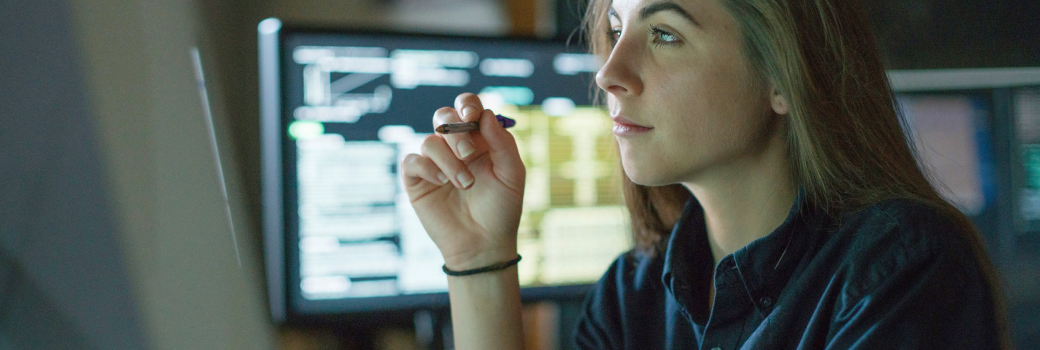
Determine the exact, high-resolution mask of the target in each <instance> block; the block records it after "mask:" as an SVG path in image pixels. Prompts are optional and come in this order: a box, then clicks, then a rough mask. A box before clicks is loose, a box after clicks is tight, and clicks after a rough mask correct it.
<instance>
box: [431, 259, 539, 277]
mask: <svg viewBox="0 0 1040 350" xmlns="http://www.w3.org/2000/svg"><path fill="white" fill-rule="evenodd" d="M521 258H523V257H521V256H520V255H517V256H516V259H513V260H509V261H505V262H500V263H497V264H492V265H488V266H484V267H480V268H476V269H472V270H463V271H452V270H448V265H447V264H445V265H444V266H441V270H444V273H446V274H447V275H448V276H469V275H476V274H478V273H484V272H492V271H498V270H505V269H507V268H509V267H510V266H513V265H516V264H517V263H519V262H520V259H521Z"/></svg>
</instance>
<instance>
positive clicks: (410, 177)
mask: <svg viewBox="0 0 1040 350" xmlns="http://www.w3.org/2000/svg"><path fill="white" fill-rule="evenodd" d="M401 173H402V174H403V175H404V184H405V186H407V187H412V186H415V185H417V184H418V183H419V182H421V181H423V180H425V181H429V182H430V183H432V184H434V185H437V186H441V185H444V184H447V183H448V181H450V180H449V179H448V176H447V175H445V174H444V172H442V171H441V169H440V168H438V167H437V164H435V163H434V162H433V160H432V159H430V158H429V157H424V156H421V155H418V154H414V153H413V154H409V155H407V156H405V157H404V160H402V161H401Z"/></svg>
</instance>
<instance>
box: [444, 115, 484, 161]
mask: <svg viewBox="0 0 1040 350" xmlns="http://www.w3.org/2000/svg"><path fill="white" fill-rule="evenodd" d="M461 122H462V118H461V117H459V113H458V112H457V111H456V110H455V109H454V108H451V107H444V108H441V109H438V110H437V112H435V113H434V114H433V127H434V128H437V127H438V126H440V125H441V124H447V123H461ZM440 136H441V137H443V138H444V140H445V142H447V143H448V146H449V147H451V151H452V153H455V157H456V158H458V159H466V158H468V157H470V156H472V155H473V154H476V153H478V152H477V151H478V150H479V149H480V147H478V146H480V142H477V141H476V140H474V139H473V135H472V134H471V133H468V132H464V133H458V134H443V135H440Z"/></svg>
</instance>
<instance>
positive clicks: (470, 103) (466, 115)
mask: <svg viewBox="0 0 1040 350" xmlns="http://www.w3.org/2000/svg"><path fill="white" fill-rule="evenodd" d="M455 110H456V111H459V112H460V113H462V121H464V122H475V121H478V120H480V115H481V113H483V112H484V104H483V103H481V102H480V98H479V97H477V95H474V94H472V93H469V92H467V93H463V94H459V96H458V97H455Z"/></svg>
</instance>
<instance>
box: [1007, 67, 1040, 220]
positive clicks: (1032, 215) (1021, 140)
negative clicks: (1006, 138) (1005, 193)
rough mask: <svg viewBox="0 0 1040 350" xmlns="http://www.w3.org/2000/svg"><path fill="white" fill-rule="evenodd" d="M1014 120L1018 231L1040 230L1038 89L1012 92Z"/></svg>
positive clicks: (1039, 90) (1039, 91)
mask: <svg viewBox="0 0 1040 350" xmlns="http://www.w3.org/2000/svg"><path fill="white" fill-rule="evenodd" d="M1012 110H1013V113H1014V122H1015V130H1016V134H1017V135H1016V138H1017V141H1018V142H1016V144H1017V145H1018V147H1019V152H1021V153H1020V155H1019V157H1020V159H1021V160H1022V162H1021V168H1020V171H1021V172H1022V176H1021V178H1022V179H1023V181H1022V184H1021V188H1020V190H1019V191H1020V193H1019V205H1018V207H1019V217H1020V219H1021V220H1020V221H1021V222H1022V224H1023V225H1022V226H1023V227H1021V228H1020V230H1019V232H1020V233H1037V232H1040V89H1036V88H1032V89H1022V90H1020V91H1018V92H1017V93H1016V94H1015V97H1014V105H1013V107H1012Z"/></svg>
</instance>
